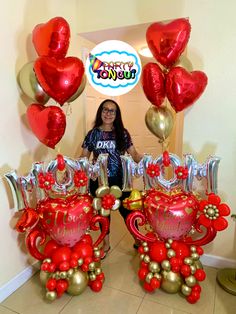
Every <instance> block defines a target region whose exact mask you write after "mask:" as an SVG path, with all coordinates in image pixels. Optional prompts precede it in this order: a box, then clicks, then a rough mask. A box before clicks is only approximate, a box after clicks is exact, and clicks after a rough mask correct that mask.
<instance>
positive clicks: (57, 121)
mask: <svg viewBox="0 0 236 314" xmlns="http://www.w3.org/2000/svg"><path fill="white" fill-rule="evenodd" d="M27 118H28V121H29V125H30V127H31V129H32V131H33V133H34V134H35V135H36V137H37V138H38V139H39V141H40V142H42V143H43V144H45V145H46V146H48V147H51V148H55V145H56V144H57V143H58V142H59V141H60V140H61V138H62V136H63V135H64V133H65V128H66V117H65V114H64V112H63V111H62V110H61V109H60V108H59V107H56V106H49V107H44V106H43V105H40V104H31V105H30V106H29V107H28V109H27Z"/></svg>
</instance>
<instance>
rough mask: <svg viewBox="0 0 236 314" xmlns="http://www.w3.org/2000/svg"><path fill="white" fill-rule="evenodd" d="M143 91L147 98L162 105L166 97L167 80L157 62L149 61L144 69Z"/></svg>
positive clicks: (155, 104)
mask: <svg viewBox="0 0 236 314" xmlns="http://www.w3.org/2000/svg"><path fill="white" fill-rule="evenodd" d="M142 85H143V91H144V94H145V95H146V97H147V99H148V100H149V101H150V102H151V103H152V104H153V105H154V106H157V107H160V106H161V104H162V103H163V101H164V99H165V81H164V75H163V73H162V70H161V68H160V67H159V65H158V64H156V63H147V64H146V65H145V66H144V67H143V71H142Z"/></svg>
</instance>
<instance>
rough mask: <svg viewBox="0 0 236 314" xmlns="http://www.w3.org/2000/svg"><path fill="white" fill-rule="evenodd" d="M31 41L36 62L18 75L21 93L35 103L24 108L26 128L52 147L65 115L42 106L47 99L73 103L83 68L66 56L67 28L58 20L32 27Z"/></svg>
mask: <svg viewBox="0 0 236 314" xmlns="http://www.w3.org/2000/svg"><path fill="white" fill-rule="evenodd" d="M32 42H33V45H34V47H35V50H36V52H37V54H38V56H39V57H38V59H37V60H36V61H35V62H33V66H32V64H30V63H29V64H27V65H25V66H24V67H23V68H22V70H21V71H20V73H19V80H18V82H19V85H20V87H21V90H22V91H23V92H24V93H25V94H26V95H27V96H29V97H30V98H31V99H33V100H35V101H36V102H37V103H33V104H31V105H30V106H29V107H28V109H27V119H28V122H29V125H30V127H31V129H32V131H33V133H34V134H35V136H36V137H37V138H38V139H39V141H40V142H42V143H43V144H45V145H46V146H48V147H51V148H55V145H56V144H57V143H58V142H59V141H60V140H61V138H62V137H63V135H64V133H65V128H66V116H65V114H64V112H63V110H62V109H61V108H60V107H57V106H47V107H45V106H44V105H45V103H46V102H47V101H48V100H49V98H50V97H51V98H52V99H54V100H55V101H56V102H58V103H59V104H60V106H63V104H64V103H65V102H70V101H74V100H75V99H76V98H77V97H79V96H80V94H81V93H82V92H83V90H84V88H85V84H86V80H85V77H84V66H83V63H82V61H81V60H80V59H79V58H77V57H66V54H67V50H68V48H69V43H70V27H69V24H68V23H67V21H66V20H65V19H64V18H62V17H55V18H52V19H51V20H49V21H48V22H47V23H44V24H39V25H36V26H35V28H34V29H33V32H32Z"/></svg>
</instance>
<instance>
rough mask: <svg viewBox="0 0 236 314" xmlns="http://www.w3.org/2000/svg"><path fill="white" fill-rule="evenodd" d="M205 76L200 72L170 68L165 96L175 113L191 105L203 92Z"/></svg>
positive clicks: (205, 82)
mask: <svg viewBox="0 0 236 314" xmlns="http://www.w3.org/2000/svg"><path fill="white" fill-rule="evenodd" d="M206 85H207V76H206V74H205V73H204V72H202V71H193V72H188V71H186V70H185V69H184V68H181V67H174V68H171V70H170V71H169V73H168V74H167V76H166V95H167V98H168V100H169V102H170V104H171V106H172V107H173V108H174V109H175V111H176V112H179V111H182V110H183V109H185V108H187V107H188V106H190V105H192V104H193V103H194V102H195V101H196V100H197V99H198V98H199V97H200V96H201V94H202V93H203V92H204V90H205V88H206Z"/></svg>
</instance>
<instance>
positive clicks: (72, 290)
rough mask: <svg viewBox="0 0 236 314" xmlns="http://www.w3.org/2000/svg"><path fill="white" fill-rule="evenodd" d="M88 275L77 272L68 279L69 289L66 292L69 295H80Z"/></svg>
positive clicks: (85, 285)
mask: <svg viewBox="0 0 236 314" xmlns="http://www.w3.org/2000/svg"><path fill="white" fill-rule="evenodd" d="M88 279H89V278H88V273H87V272H83V271H81V270H77V271H76V272H75V273H74V274H73V275H72V277H70V278H69V287H68V289H67V292H68V293H69V294H70V295H79V294H81V293H82V292H83V291H84V290H85V288H86V287H87V285H88Z"/></svg>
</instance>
